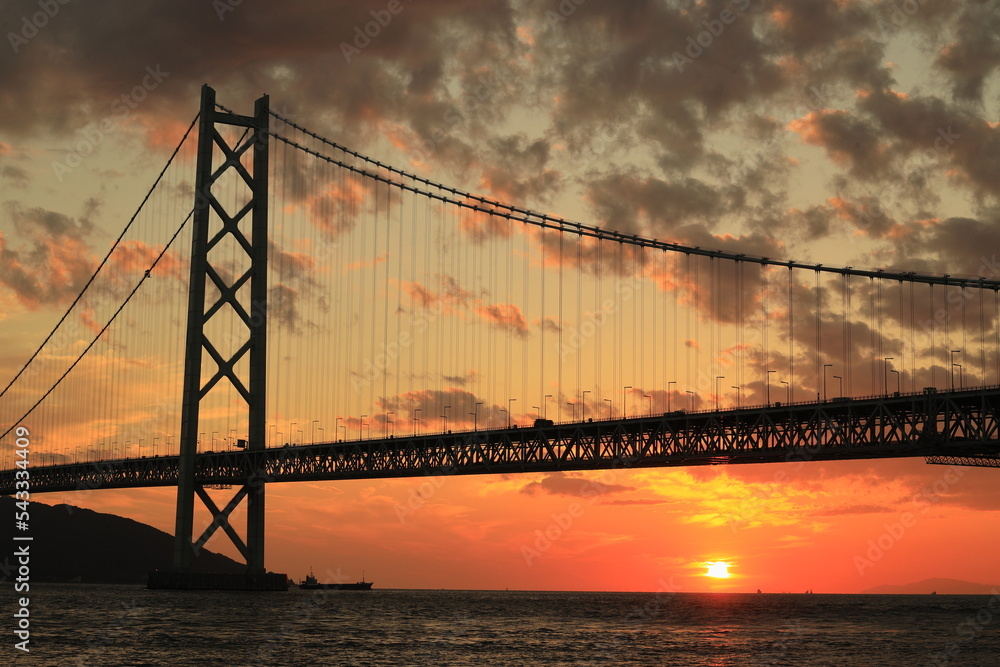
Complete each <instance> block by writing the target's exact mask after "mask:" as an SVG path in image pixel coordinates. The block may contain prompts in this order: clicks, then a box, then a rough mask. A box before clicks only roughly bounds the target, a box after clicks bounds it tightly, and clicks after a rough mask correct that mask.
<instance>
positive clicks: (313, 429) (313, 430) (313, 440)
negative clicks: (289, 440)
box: [312, 419, 319, 445]
mask: <svg viewBox="0 0 1000 667" xmlns="http://www.w3.org/2000/svg"><path fill="white" fill-rule="evenodd" d="M318 423H319V420H318V419H314V420H312V444H314V445H315V444H316V424H318Z"/></svg>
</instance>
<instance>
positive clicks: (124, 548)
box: [0, 497, 246, 584]
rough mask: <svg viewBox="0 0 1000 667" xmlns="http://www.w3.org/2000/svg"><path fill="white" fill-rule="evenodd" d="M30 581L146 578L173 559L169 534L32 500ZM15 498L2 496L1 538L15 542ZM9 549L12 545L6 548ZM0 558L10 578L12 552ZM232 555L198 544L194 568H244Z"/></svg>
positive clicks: (1, 572) (2, 576)
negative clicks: (212, 550)
mask: <svg viewBox="0 0 1000 667" xmlns="http://www.w3.org/2000/svg"><path fill="white" fill-rule="evenodd" d="M29 511H30V513H31V520H30V530H29V531H28V532H27V533H21V532H20V531H17V532H18V534H19V535H25V534H27V535H31V536H32V537H33V538H34V539H33V540H32V541H31V542H30V543H29V544H30V545H31V547H30V549H31V551H30V555H31V581H34V582H48V581H52V582H73V581H79V582H84V583H107V584H126V583H129V584H130V583H135V584H139V583H145V582H146V576H147V574H148V573H149V571H150V570H157V569H158V570H165V569H168V568H169V567H170V565H171V561H172V560H173V540H174V538H173V536H172V535H168V534H167V533H165V532H163V531H162V530H158V529H156V528H153V527H152V526H147V525H146V524H144V523H139V522H138V521H133V520H132V519H125V518H123V517H120V516H115V515H114V514H102V513H100V512H94V511H93V510H88V509H83V508H80V507H74V506H72V505H43V504H41V503H34V502H33V503H31V504H30V507H29ZM14 512H15V507H14V499H13V498H10V497H0V517H3V518H2V519H0V543H2V544H4V545H11V544H15V543H14V542H13V541H12V540H13V536H14V532H15V529H14ZM4 552H5V553H6V554H11V553H12V552H13V548H9V549H8V548H5V549H4ZM6 558H8V559H9V560H0V581H3V580H6V581H9V580H11V579H12V578H13V577H14V576H16V575H15V574H14V568H11V567H10V565H11V564H12V563H13V562H14V561H13V557H12V556H6ZM245 567H246V566H245V565H243V564H241V563H237V562H236V561H234V560H233V559H232V558H228V557H226V556H223V555H220V554H217V553H213V552H210V551H205V550H202V552H201V553H200V554H199V555H198V558H197V559H196V560H195V565H194V569H195V571H198V572H243V571H244V569H245Z"/></svg>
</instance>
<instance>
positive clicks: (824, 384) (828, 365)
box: [823, 364, 833, 401]
mask: <svg viewBox="0 0 1000 667" xmlns="http://www.w3.org/2000/svg"><path fill="white" fill-rule="evenodd" d="M827 368H833V364H823V400H824V401H825V400H826V369H827Z"/></svg>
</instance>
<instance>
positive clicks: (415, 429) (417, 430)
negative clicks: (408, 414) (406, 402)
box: [413, 408, 424, 436]
mask: <svg viewBox="0 0 1000 667" xmlns="http://www.w3.org/2000/svg"><path fill="white" fill-rule="evenodd" d="M423 410H424V409H423V408H414V410H413V435H415V436H417V435H420V417H418V416H417V413H418V412H423Z"/></svg>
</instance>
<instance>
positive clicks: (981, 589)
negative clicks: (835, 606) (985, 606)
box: [861, 579, 1000, 595]
mask: <svg viewBox="0 0 1000 667" xmlns="http://www.w3.org/2000/svg"><path fill="white" fill-rule="evenodd" d="M861 592H862V593H876V594H886V593H895V594H904V595H907V594H908V595H928V594H930V593H939V594H941V595H996V594H998V593H1000V586H991V585H989V584H977V583H973V582H971V581H960V580H958V579H924V580H923V581H917V582H915V583H912V584H901V585H891V584H885V585H882V586H875V587H874V588H869V589H867V590H864V591H861Z"/></svg>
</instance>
